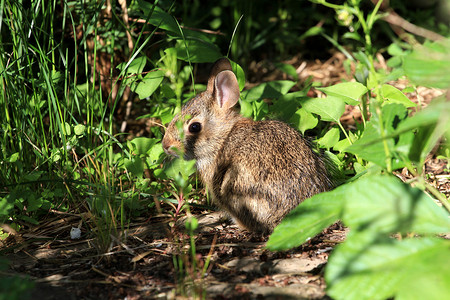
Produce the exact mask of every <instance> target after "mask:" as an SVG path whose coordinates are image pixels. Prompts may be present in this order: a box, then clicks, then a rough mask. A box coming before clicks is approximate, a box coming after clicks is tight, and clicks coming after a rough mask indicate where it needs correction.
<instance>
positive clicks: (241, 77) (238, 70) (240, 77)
mask: <svg viewBox="0 0 450 300" xmlns="http://www.w3.org/2000/svg"><path fill="white" fill-rule="evenodd" d="M230 63H231V67H232V69H233V73H234V74H236V78H237V81H238V84H239V90H240V91H242V89H243V88H244V86H245V73H244V70H243V69H242V67H241V66H240V65H239V64H237V63H235V62H234V61H232V60H230Z"/></svg>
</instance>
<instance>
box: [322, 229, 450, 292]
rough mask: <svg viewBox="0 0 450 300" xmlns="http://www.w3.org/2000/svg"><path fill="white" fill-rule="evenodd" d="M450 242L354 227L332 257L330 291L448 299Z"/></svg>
mask: <svg viewBox="0 0 450 300" xmlns="http://www.w3.org/2000/svg"><path fill="white" fill-rule="evenodd" d="M449 247H450V242H449V241H446V240H442V239H437V238H422V239H405V240H401V241H397V240H394V239H389V238H387V237H386V238H379V237H377V236H374V235H372V234H369V233H368V232H365V233H356V234H354V233H351V234H349V235H348V237H347V240H346V241H345V243H343V244H341V245H339V246H338V247H336V249H335V250H334V251H333V253H332V255H331V256H330V258H329V261H328V266H327V268H326V271H325V280H326V282H327V285H328V290H327V293H328V295H330V296H331V297H332V298H334V299H346V300H347V299H348V300H353V299H357V300H364V299H388V298H394V297H395V299H436V300H437V299H446V298H448V297H449V296H450V268H448V266H447V265H448V264H447V262H448V257H449V254H450V253H449ZM397 296H398V297H397ZM409 297H411V298H409Z"/></svg>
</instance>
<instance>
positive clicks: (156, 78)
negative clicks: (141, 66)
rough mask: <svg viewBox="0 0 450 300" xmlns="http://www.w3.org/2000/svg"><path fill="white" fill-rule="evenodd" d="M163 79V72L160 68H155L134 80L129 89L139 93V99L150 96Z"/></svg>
mask: <svg viewBox="0 0 450 300" xmlns="http://www.w3.org/2000/svg"><path fill="white" fill-rule="evenodd" d="M163 79H164V72H163V71H161V70H155V71H152V72H149V73H147V75H145V77H144V78H143V79H142V80H140V81H138V82H135V83H134V84H133V85H132V86H131V90H132V91H133V92H135V93H137V94H138V95H139V98H140V99H145V98H147V97H150V96H151V95H152V94H153V93H154V92H155V91H156V89H157V88H158V87H159V86H160V85H161V82H162V81H163Z"/></svg>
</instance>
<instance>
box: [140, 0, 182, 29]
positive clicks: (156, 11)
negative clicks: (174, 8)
mask: <svg viewBox="0 0 450 300" xmlns="http://www.w3.org/2000/svg"><path fill="white" fill-rule="evenodd" d="M137 3H138V4H137V6H136V7H137V8H140V9H141V10H142V11H143V14H142V17H143V18H144V19H147V15H148V14H149V13H150V12H152V10H153V12H152V15H151V17H150V18H149V19H148V23H150V24H152V25H153V26H155V27H159V29H163V30H168V31H170V32H172V33H175V34H179V32H180V28H179V26H178V24H177V22H176V21H175V19H174V18H173V17H172V16H171V15H170V14H168V13H166V12H165V11H164V10H162V9H161V8H159V7H157V6H156V5H153V3H150V2H148V1H143V0H137Z"/></svg>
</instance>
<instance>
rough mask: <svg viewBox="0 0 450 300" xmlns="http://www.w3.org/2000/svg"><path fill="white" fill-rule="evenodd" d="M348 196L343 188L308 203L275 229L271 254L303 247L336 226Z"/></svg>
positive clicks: (302, 205) (270, 240) (305, 202)
mask: <svg viewBox="0 0 450 300" xmlns="http://www.w3.org/2000/svg"><path fill="white" fill-rule="evenodd" d="M345 197H346V195H345V193H342V189H341V188H339V187H338V188H336V189H335V190H333V191H330V192H326V193H320V194H317V195H314V196H313V197H311V198H309V199H306V200H305V201H304V202H302V203H301V204H300V205H299V206H297V207H296V208H295V209H293V210H292V211H291V212H290V213H289V214H288V215H287V216H286V217H285V218H284V219H283V221H282V222H281V223H280V224H279V225H278V226H277V227H276V228H275V230H274V231H273V233H272V234H271V235H270V238H269V240H268V241H267V248H268V249H269V250H271V251H280V250H286V249H290V248H293V247H296V246H299V245H301V244H303V243H304V242H306V241H308V240H309V239H311V238H313V237H314V236H315V235H317V234H318V233H320V232H321V231H322V230H323V229H325V228H326V227H328V226H330V225H331V224H333V223H334V222H336V221H337V220H338V218H339V215H340V213H341V209H342V204H343V203H344V200H345Z"/></svg>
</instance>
